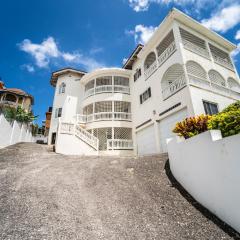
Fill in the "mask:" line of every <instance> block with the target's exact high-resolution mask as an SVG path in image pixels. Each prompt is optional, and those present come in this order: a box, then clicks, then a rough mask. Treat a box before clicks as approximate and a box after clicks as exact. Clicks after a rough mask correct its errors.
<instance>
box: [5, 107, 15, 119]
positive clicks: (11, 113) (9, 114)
mask: <svg viewBox="0 0 240 240" xmlns="http://www.w3.org/2000/svg"><path fill="white" fill-rule="evenodd" d="M2 111H3V114H4V117H5V118H6V119H7V120H8V121H9V122H12V121H14V120H15V119H16V109H15V108H12V107H3V109H2Z"/></svg>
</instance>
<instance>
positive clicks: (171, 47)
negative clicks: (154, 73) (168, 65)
mask: <svg viewBox="0 0 240 240" xmlns="http://www.w3.org/2000/svg"><path fill="white" fill-rule="evenodd" d="M175 50H176V44H175V42H172V43H171V44H170V45H169V46H168V47H167V48H166V49H165V50H164V52H163V53H162V54H161V55H160V56H159V57H158V63H159V66H161V65H162V64H163V63H164V62H165V61H166V60H167V59H168V58H169V57H170V56H171V55H172V54H173V53H174V52H175Z"/></svg>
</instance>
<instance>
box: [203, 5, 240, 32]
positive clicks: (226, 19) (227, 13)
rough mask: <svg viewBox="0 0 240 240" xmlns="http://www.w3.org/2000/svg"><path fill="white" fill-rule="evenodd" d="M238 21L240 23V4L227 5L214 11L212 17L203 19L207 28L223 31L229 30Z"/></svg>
mask: <svg viewBox="0 0 240 240" xmlns="http://www.w3.org/2000/svg"><path fill="white" fill-rule="evenodd" d="M238 23H240V5H239V4H237V5H236V4H235V5H231V6H228V7H225V8H223V9H221V10H219V11H217V12H216V13H214V14H213V15H212V16H211V18H209V19H203V20H202V24H203V25H204V26H206V27H207V28H210V29H212V30H214V31H218V32H222V33H225V32H227V31H228V30H229V29H231V28H233V27H235V26H236V25H237V24H238Z"/></svg>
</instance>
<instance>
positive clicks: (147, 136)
mask: <svg viewBox="0 0 240 240" xmlns="http://www.w3.org/2000/svg"><path fill="white" fill-rule="evenodd" d="M136 138H137V149H138V155H149V154H155V153H156V152H157V149H156V142H155V134H154V126H153V125H151V126H149V127H146V128H144V129H143V130H141V131H139V132H137V136H136Z"/></svg>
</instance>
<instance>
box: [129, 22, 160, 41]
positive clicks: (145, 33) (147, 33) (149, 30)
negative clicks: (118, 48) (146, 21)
mask: <svg viewBox="0 0 240 240" xmlns="http://www.w3.org/2000/svg"><path fill="white" fill-rule="evenodd" d="M156 29H157V28H156V27H153V26H149V27H146V26H144V25H142V24H139V25H136V26H135V29H134V30H131V31H126V34H130V35H133V36H134V39H135V42H136V43H141V44H146V43H147V41H148V40H149V39H150V38H151V36H152V35H153V33H154V32H155V30H156Z"/></svg>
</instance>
